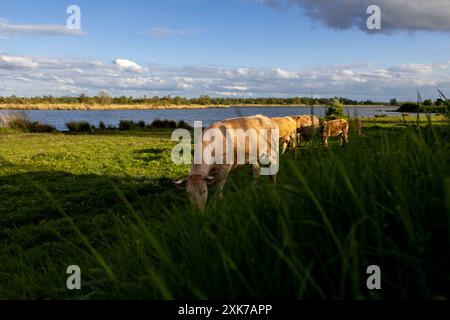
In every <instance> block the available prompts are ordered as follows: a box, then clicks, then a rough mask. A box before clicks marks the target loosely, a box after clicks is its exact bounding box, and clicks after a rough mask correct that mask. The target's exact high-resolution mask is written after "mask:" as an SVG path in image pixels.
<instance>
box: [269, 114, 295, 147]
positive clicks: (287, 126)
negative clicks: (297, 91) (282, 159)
mask: <svg viewBox="0 0 450 320" xmlns="http://www.w3.org/2000/svg"><path fill="white" fill-rule="evenodd" d="M271 119H272V120H273V121H275V122H276V124H277V126H278V128H279V130H280V145H281V146H282V151H281V154H284V153H285V152H286V149H287V147H288V146H290V147H292V148H295V145H296V144H297V123H296V122H295V120H294V119H292V118H291V117H273V118H271Z"/></svg>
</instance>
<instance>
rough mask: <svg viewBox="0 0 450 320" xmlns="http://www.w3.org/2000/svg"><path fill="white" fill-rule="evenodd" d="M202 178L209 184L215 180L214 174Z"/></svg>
mask: <svg viewBox="0 0 450 320" xmlns="http://www.w3.org/2000/svg"><path fill="white" fill-rule="evenodd" d="M204 180H205V181H206V182H207V183H208V184H211V183H213V182H214V181H215V180H216V177H214V176H207V177H205V178H204Z"/></svg>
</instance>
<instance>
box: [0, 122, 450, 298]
mask: <svg viewBox="0 0 450 320" xmlns="http://www.w3.org/2000/svg"><path fill="white" fill-rule="evenodd" d="M170 132H171V131H170V130H151V131H143V132H115V133H97V134H87V135H71V134H61V133H57V134H24V133H17V132H11V131H6V132H5V131H4V132H2V133H0V257H1V259H0V298H77V299H101V298H146V299H148V298H150V299H151V298H237V297H241V298H245V297H252V298H269V297H272V298H277V299H288V298H311V299H313V298H362V299H377V298H389V297H401V298H412V297H426V298H442V297H446V298H449V296H450V293H449V288H450V278H449V270H450V269H449V267H450V265H449V259H448V257H449V244H450V243H449V242H450V237H449V234H448V230H449V224H450V219H449V214H450V202H449V200H448V199H450V165H449V164H450V142H449V137H450V136H449V130H448V127H446V126H433V127H431V128H430V127H425V128H421V129H417V128H413V127H410V128H406V129H405V128H400V127H395V126H392V125H391V126H390V127H387V128H373V127H372V128H370V127H367V128H365V130H363V136H362V137H357V136H356V135H354V134H352V135H351V139H350V144H349V145H348V146H346V147H345V148H339V147H338V146H337V145H336V144H332V146H331V149H330V151H329V152H324V151H322V149H321V148H320V145H319V143H318V142H317V141H316V142H314V143H312V144H309V145H307V146H306V147H303V148H301V149H298V150H296V151H295V152H291V153H290V154H288V155H287V156H285V157H284V158H283V159H282V162H281V168H280V175H279V181H278V184H277V185H276V186H273V185H272V184H271V183H270V182H269V179H268V178H266V177H262V178H261V179H260V182H259V183H258V184H257V185H253V184H252V183H251V181H252V177H251V171H250V170H249V169H248V168H242V169H239V170H236V171H234V172H233V174H232V176H231V179H230V180H229V182H228V184H227V185H226V187H225V200H223V201H220V200H218V199H217V198H216V197H215V196H214V192H213V193H212V197H211V201H210V203H209V207H208V208H207V210H206V212H205V213H204V214H199V213H198V212H196V211H195V210H193V209H192V208H191V207H190V205H189V203H188V200H187V197H186V195H185V194H184V193H183V192H180V191H178V190H175V189H174V188H173V187H172V184H171V180H172V179H175V178H179V177H183V176H184V175H185V174H187V172H188V170H189V167H188V166H175V165H174V164H173V163H172V162H171V160H170V152H171V148H172V146H173V145H174V143H173V142H171V141H170ZM213 191H214V189H213ZM72 264H76V265H79V266H80V267H81V270H82V279H83V284H82V290H80V291H68V290H67V289H66V287H65V286H66V279H67V276H68V275H67V274H66V268H67V266H69V265H72ZM372 264H375V265H379V266H380V267H381V271H382V290H380V291H368V290H367V288H366V279H367V274H366V268H367V266H369V265H372Z"/></svg>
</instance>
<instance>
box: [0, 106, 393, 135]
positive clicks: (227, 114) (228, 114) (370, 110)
mask: <svg viewBox="0 0 450 320" xmlns="http://www.w3.org/2000/svg"><path fill="white" fill-rule="evenodd" d="M395 110H396V107H389V106H374V107H372V106H370V107H347V108H345V114H346V115H350V116H352V117H354V116H356V115H358V116H359V117H362V118H367V117H373V116H375V115H376V114H386V112H389V115H401V114H400V113H398V112H393V111H395ZM11 112H15V111H12V110H0V114H2V113H11ZM26 113H27V115H28V117H29V118H30V119H31V120H32V121H39V122H41V123H46V124H50V125H52V126H54V127H56V129H58V130H67V128H66V123H67V122H69V121H88V122H89V123H90V124H92V125H96V126H97V125H98V124H99V123H100V121H103V122H104V123H105V124H106V125H113V126H117V125H118V124H119V121H120V120H134V121H139V120H144V121H145V122H146V123H150V122H152V121H153V120H155V119H168V120H175V121H179V120H184V121H186V122H188V123H190V124H191V125H192V124H193V122H194V121H197V120H201V121H203V126H208V125H210V124H211V123H214V122H217V121H219V120H223V119H226V118H233V117H239V116H251V115H255V114H263V115H266V116H269V117H277V116H288V115H292V114H298V115H301V114H310V113H311V109H310V108H309V107H231V108H209V109H177V110H175V109H166V110H28V111H26ZM324 113H325V107H323V106H316V107H314V114H315V115H318V116H323V115H324Z"/></svg>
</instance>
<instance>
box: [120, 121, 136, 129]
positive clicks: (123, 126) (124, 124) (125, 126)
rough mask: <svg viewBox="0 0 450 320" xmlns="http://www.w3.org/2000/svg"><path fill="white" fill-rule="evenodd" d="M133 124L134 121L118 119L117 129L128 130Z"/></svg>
mask: <svg viewBox="0 0 450 320" xmlns="http://www.w3.org/2000/svg"><path fill="white" fill-rule="evenodd" d="M133 126H134V122H133V121H132V120H120V122H119V130H120V131H130V130H131V129H132V128H133Z"/></svg>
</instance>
